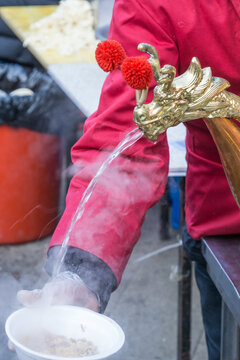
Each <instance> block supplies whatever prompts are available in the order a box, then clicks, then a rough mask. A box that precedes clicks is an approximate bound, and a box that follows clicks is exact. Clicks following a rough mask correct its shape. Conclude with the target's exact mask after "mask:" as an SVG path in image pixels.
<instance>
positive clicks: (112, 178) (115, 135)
mask: <svg viewBox="0 0 240 360" xmlns="http://www.w3.org/2000/svg"><path fill="white" fill-rule="evenodd" d="M151 2H152V4H151ZM154 6H155V5H154V0H152V1H147V2H146V1H144V2H143V1H140V0H139V1H138V0H128V1H126V0H117V1H116V2H115V6H114V9H113V18H112V22H111V27H110V33H109V38H111V39H114V40H117V41H119V42H120V43H121V44H122V45H123V47H124V48H125V50H126V53H127V56H136V55H142V53H139V51H138V50H137V45H138V44H139V43H140V42H147V43H149V44H152V45H154V46H155V47H156V48H157V50H158V51H159V54H160V61H161V65H162V66H163V65H164V64H166V63H169V64H171V65H174V66H176V65H177V63H178V53H177V47H176V45H175V43H174V37H173V36H172V35H171V27H170V24H168V22H167V19H165V15H164V13H163V12H162V9H154ZM157 12H158V13H159V16H158V14H157ZM160 14H161V16H160ZM163 28H165V30H163ZM166 29H167V30H166ZM153 85H154V82H153ZM151 99H152V91H150V93H149V98H148V101H151ZM135 105H136V101H135V91H134V90H133V89H131V88H129V87H128V85H126V83H125V81H124V80H123V78H122V75H121V73H120V71H114V72H113V73H111V74H110V75H109V76H108V77H107V79H106V81H105V83H104V86H103V89H102V94H101V97H100V102H99V107H98V110H97V112H96V113H94V114H93V115H92V116H91V117H90V118H88V120H87V121H86V123H85V127H84V134H83V136H82V137H81V139H80V140H79V141H78V142H77V143H76V144H75V145H74V147H73V149H72V160H73V162H74V163H75V164H76V166H77V168H78V172H77V174H76V175H75V176H74V178H73V179H72V181H71V184H70V187H69V191H68V194H67V202H66V210H65V212H64V214H63V216H62V218H61V220H60V222H59V225H58V227H57V229H56V230H55V233H54V235H53V238H52V241H51V243H50V246H53V245H57V244H61V243H62V242H63V240H64V237H65V234H66V232H67V229H68V228H69V226H70V223H71V219H72V218H73V216H74V214H75V212H76V209H77V207H78V205H79V202H80V201H81V198H82V196H83V194H84V191H85V189H86V187H87V186H88V183H89V181H90V180H91V178H92V177H93V176H94V175H95V174H96V172H97V170H98V168H99V167H100V165H101V163H102V161H103V159H105V158H106V156H108V155H109V153H110V151H111V149H113V148H114V147H115V146H116V145H117V144H118V143H119V142H120V141H121V140H122V139H123V138H124V136H125V135H126V134H127V133H128V132H129V131H130V130H132V129H134V128H135V124H134V123H133V120H132V119H133V109H134V106H135ZM168 156H169V155H168V145H167V141H166V136H165V135H162V136H161V137H160V139H159V141H158V142H157V143H156V144H153V143H152V142H150V141H149V140H147V139H145V138H142V139H140V140H138V142H137V143H135V144H134V145H133V146H131V147H130V148H128V149H127V150H126V151H124V152H123V153H122V154H121V155H120V156H119V157H118V158H116V159H115V160H114V161H113V163H112V164H111V165H110V166H109V167H108V168H107V169H106V171H105V172H104V174H103V175H102V176H101V178H100V179H99V182H98V183H97V185H96V186H95V188H94V191H93V192H92V195H91V197H90V199H89V201H88V202H87V204H86V206H85V210H84V213H83V215H82V217H81V219H80V220H79V221H78V222H77V223H76V225H75V226H74V228H73V230H72V232H71V234H70V239H69V245H71V246H74V247H78V248H80V249H82V250H85V251H87V252H90V253H91V254H94V255H96V256H97V257H99V258H100V259H102V260H103V261H104V262H105V263H106V264H107V265H108V266H109V267H110V268H111V269H112V271H113V272H114V274H115V276H116V278H117V279H118V281H120V279H121V275H122V272H123V270H124V268H125V266H126V263H127V260H128V258H129V256H130V254H131V252H132V249H133V247H134V245H135V243H136V241H137V240H138V238H139V236H140V228H141V225H142V223H143V220H144V216H145V213H146V211H147V210H148V209H149V207H151V206H153V205H154V204H155V203H156V202H157V201H158V200H159V198H160V197H161V195H162V193H163V191H164V187H165V184H166V181H167V175H168Z"/></svg>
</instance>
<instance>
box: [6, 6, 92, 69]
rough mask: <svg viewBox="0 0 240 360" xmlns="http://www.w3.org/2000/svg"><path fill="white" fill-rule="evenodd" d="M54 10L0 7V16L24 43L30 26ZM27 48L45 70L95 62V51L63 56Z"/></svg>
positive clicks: (33, 7) (51, 51) (29, 7)
mask: <svg viewBox="0 0 240 360" xmlns="http://www.w3.org/2000/svg"><path fill="white" fill-rule="evenodd" d="M56 8H57V6H56V5H46V6H45V5H44V6H6V7H0V15H1V17H2V19H3V20H4V21H5V22H6V24H7V25H8V26H9V27H10V28H11V29H12V31H13V32H14V33H15V34H16V35H17V36H18V37H19V39H20V40H21V41H24V40H25V39H26V37H27V34H28V31H29V28H30V25H31V24H33V23H34V22H36V21H38V20H40V19H41V18H43V17H45V16H48V15H51V14H52V13H53V12H54V11H55V10H56ZM28 48H29V50H30V51H31V53H32V54H33V55H34V56H35V57H36V58H37V59H38V61H39V62H40V63H41V64H42V65H43V66H44V67H45V68H47V67H48V66H49V65H51V64H71V63H81V62H95V49H83V50H81V51H79V52H78V53H76V54H73V55H70V56H63V55H61V54H59V52H58V51H55V50H46V51H38V50H37V49H36V48H35V47H33V46H29V47H28Z"/></svg>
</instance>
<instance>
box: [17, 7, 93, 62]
mask: <svg viewBox="0 0 240 360" xmlns="http://www.w3.org/2000/svg"><path fill="white" fill-rule="evenodd" d="M28 45H32V46H33V47H34V48H36V49H37V50H38V51H39V52H42V51H46V50H56V51H57V52H58V53H59V54H61V55H73V54H74V53H76V52H78V51H80V50H81V49H84V48H89V47H94V48H95V47H96V45H97V40H96V38H95V33H94V12H93V6H92V5H91V4H90V3H89V2H88V1H87V0H61V1H60V4H59V5H58V7H57V9H56V11H54V12H53V13H52V14H51V15H49V16H47V17H44V18H42V19H40V20H38V21H37V22H35V23H33V24H32V25H31V26H30V29H29V32H28V33H27V37H26V40H25V41H24V46H28Z"/></svg>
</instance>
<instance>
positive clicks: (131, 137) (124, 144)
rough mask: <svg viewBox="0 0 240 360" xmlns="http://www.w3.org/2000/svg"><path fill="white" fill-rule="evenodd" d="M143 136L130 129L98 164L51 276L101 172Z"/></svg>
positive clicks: (62, 257)
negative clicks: (98, 166) (100, 163)
mask: <svg viewBox="0 0 240 360" xmlns="http://www.w3.org/2000/svg"><path fill="white" fill-rule="evenodd" d="M142 136H143V133H142V132H141V130H139V128H136V129H134V130H132V131H130V132H129V133H128V134H127V135H126V136H125V137H124V139H123V140H122V141H121V142H120V143H119V144H118V145H117V147H116V148H115V149H114V150H113V151H112V152H111V154H110V155H109V156H108V157H107V159H106V160H105V161H104V162H103V163H102V165H101V166H100V168H99V170H98V172H97V174H96V175H95V176H94V178H93V179H92V180H91V181H90V183H89V185H88V187H87V189H86V190H85V192H84V194H83V197H82V199H81V201H80V203H79V205H78V207H77V209H76V211H75V213H74V216H73V219H72V221H71V224H70V226H69V228H68V231H67V233H66V235H65V238H64V241H63V243H62V246H61V248H60V251H59V253H58V255H57V258H56V261H55V265H54V269H53V277H56V276H57V275H58V274H59V273H60V272H61V267H62V264H63V261H64V258H65V255H66V252H67V246H68V241H69V238H70V235H71V232H72V230H73V228H74V226H75V224H76V222H77V221H79V220H80V219H81V217H82V215H83V213H84V209H85V204H86V203H87V201H88V200H89V198H90V196H91V194H92V192H93V189H94V187H95V185H96V183H97V181H98V178H99V177H100V176H101V175H102V174H103V172H104V171H105V169H106V168H107V167H108V165H110V164H111V162H112V161H113V160H114V159H115V158H116V157H117V156H118V155H120V154H121V153H122V152H123V151H124V150H126V149H127V148H129V147H130V146H131V145H133V144H135V143H136V142H137V141H138V140H139V139H140V138H141V137H142Z"/></svg>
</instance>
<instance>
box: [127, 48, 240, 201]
mask: <svg viewBox="0 0 240 360" xmlns="http://www.w3.org/2000/svg"><path fill="white" fill-rule="evenodd" d="M138 49H139V50H140V51H143V52H146V53H147V54H149V55H150V58H149V59H148V61H149V62H150V64H151V66H152V69H153V74H154V78H155V81H156V83H157V86H156V87H155V89H154V96H153V101H152V102H151V103H150V104H144V102H145V100H146V97H147V91H146V90H145V91H144V92H142V93H141V92H140V91H139V90H137V92H136V99H137V106H136V107H135V109H134V121H135V123H136V124H137V125H138V126H139V128H140V129H141V130H142V131H143V132H144V134H145V136H146V137H147V138H148V139H150V140H151V141H156V140H157V139H158V137H159V135H160V134H162V133H163V132H165V131H166V130H167V129H168V128H169V127H171V126H176V125H178V124H179V123H181V122H186V121H189V120H194V119H199V118H204V121H205V123H206V125H207V127H208V129H209V131H210V133H211V135H212V137H213V139H214V141H215V144H216V146H217V148H218V151H219V155H220V158H221V161H222V164H223V168H224V171H225V174H226V176H227V179H228V183H229V185H230V188H231V191H232V194H233V196H234V198H235V200H236V202H237V204H238V206H239V207H240V128H239V127H238V126H237V125H236V124H235V123H234V121H233V120H230V118H234V119H236V120H237V121H240V98H239V97H238V96H236V95H235V94H232V93H230V92H227V91H226V90H225V89H226V88H228V87H229V86H230V84H229V83H228V81H226V80H225V79H222V78H217V77H213V76H212V71H211V68H209V67H208V68H204V69H202V68H201V65H200V63H199V61H198V59H197V58H193V59H192V61H191V64H190V66H189V68H188V69H187V71H186V72H185V73H184V74H182V75H180V76H178V77H176V69H175V67H174V66H171V65H165V66H164V67H163V68H161V66H160V63H159V58H158V53H157V51H156V49H155V48H154V47H153V46H151V45H148V44H140V45H139V46H138Z"/></svg>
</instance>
